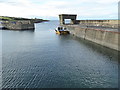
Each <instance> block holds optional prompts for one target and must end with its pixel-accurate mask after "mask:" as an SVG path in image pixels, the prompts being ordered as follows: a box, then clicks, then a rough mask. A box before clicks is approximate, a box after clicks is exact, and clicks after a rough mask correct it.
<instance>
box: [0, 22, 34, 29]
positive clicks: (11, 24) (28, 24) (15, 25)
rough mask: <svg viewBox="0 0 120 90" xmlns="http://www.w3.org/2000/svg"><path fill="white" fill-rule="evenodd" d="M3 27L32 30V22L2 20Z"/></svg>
mask: <svg viewBox="0 0 120 90" xmlns="http://www.w3.org/2000/svg"><path fill="white" fill-rule="evenodd" d="M1 24H2V26H3V29H8V30H34V29H35V26H34V23H33V22H32V21H30V20H17V21H3V22H2V23H1Z"/></svg>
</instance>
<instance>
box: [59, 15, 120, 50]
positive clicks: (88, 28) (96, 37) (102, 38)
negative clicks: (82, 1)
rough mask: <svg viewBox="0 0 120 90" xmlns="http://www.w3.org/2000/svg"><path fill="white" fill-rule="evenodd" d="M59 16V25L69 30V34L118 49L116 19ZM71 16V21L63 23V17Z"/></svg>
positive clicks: (119, 35)
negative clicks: (83, 18) (78, 18)
mask: <svg viewBox="0 0 120 90" xmlns="http://www.w3.org/2000/svg"><path fill="white" fill-rule="evenodd" d="M59 16H60V17H59V18H60V25H61V26H64V27H66V28H67V29H68V30H69V31H70V34H72V35H74V36H77V37H79V38H83V39H85V40H89V41H92V42H94V43H97V44H99V45H102V46H105V47H108V48H111V49H114V50H117V51H120V48H119V46H120V43H119V42H118V41H119V40H120V32H118V20H104V21H103V20H101V21H100V20H75V19H76V18H74V17H75V16H76V15H75V16H74V17H73V15H68V16H69V17H67V15H65V16H64V14H62V15H59ZM62 17H64V18H62ZM71 17H73V18H74V20H73V18H72V20H71V21H72V23H70V24H65V22H64V21H65V20H64V19H66V18H67V19H68V18H69V19H71ZM75 21H76V22H75ZM78 21H79V23H78ZM73 22H74V23H73ZM101 25H102V26H101ZM103 25H104V26H103Z"/></svg>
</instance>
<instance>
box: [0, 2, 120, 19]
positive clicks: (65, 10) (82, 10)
mask: <svg viewBox="0 0 120 90" xmlns="http://www.w3.org/2000/svg"><path fill="white" fill-rule="evenodd" d="M118 2H119V0H0V16H13V17H25V18H42V19H49V20H52V19H53V20H56V19H59V17H58V15H59V14H77V19H78V20H80V19H82V20H84V19H85V20H86V19H118Z"/></svg>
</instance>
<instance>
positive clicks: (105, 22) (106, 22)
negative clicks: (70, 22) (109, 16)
mask: <svg viewBox="0 0 120 90" xmlns="http://www.w3.org/2000/svg"><path fill="white" fill-rule="evenodd" d="M76 23H77V24H84V25H88V26H102V27H110V28H118V20H76Z"/></svg>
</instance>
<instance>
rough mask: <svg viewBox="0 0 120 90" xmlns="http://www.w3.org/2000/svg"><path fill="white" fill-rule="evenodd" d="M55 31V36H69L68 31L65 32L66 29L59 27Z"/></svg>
mask: <svg viewBox="0 0 120 90" xmlns="http://www.w3.org/2000/svg"><path fill="white" fill-rule="evenodd" d="M55 31H56V34H69V31H68V30H67V28H65V27H61V26H60V27H57V28H56V29H55Z"/></svg>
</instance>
